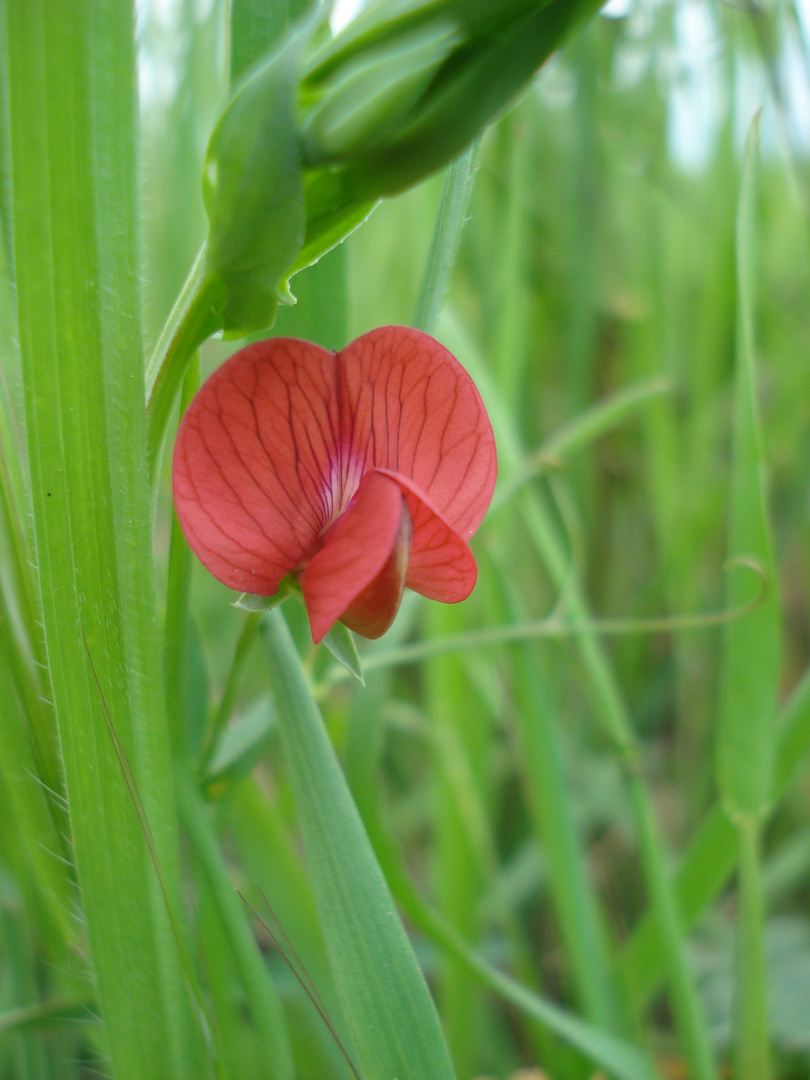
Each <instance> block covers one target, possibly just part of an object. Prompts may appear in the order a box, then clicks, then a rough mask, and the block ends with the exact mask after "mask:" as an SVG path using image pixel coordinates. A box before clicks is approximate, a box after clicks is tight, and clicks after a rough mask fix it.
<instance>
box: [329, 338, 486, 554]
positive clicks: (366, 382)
mask: <svg viewBox="0 0 810 1080" xmlns="http://www.w3.org/2000/svg"><path fill="white" fill-rule="evenodd" d="M339 360H340V380H341V381H340V386H341V396H340V425H341V432H342V433H343V435H344V438H346V437H348V439H349V440H350V446H351V453H352V454H353V455H357V456H359V457H361V458H362V459H363V461H364V462H365V467H366V468H372V467H374V468H378V469H390V470H391V471H392V472H396V473H400V474H401V475H403V476H406V477H408V479H410V480H412V481H413V483H414V484H415V485H416V486H417V487H418V488H419V489H420V490H421V491H422V492H423V493H424V494H425V496H427V498H428V499H429V501H430V503H431V505H432V506H433V507H435V509H436V510H437V511H438V512H439V514H441V516H442V517H443V518H444V520H445V521H446V522H447V524H448V525H450V527H451V528H452V529H454V530H455V531H456V532H457V533H458V534H459V535H460V536H461V537H462V538H463V539H465V540H469V538H470V537H471V536H472V535H473V533H474V532H475V530H476V529H477V528H478V526H479V525H480V524H481V521H482V520H483V517H484V514H485V513H486V511H487V508H488V507H489V503H490V500H491V498H492V491H493V488H494V486H495V474H496V470H497V463H496V455H495V440H494V438H493V435H492V427H491V426H490V423H489V418H488V417H487V414H486V410H485V409H484V405H483V402H482V401H481V396H480V394H479V393H478V390H477V389H476V387H475V384H474V383H473V381H472V379H471V378H470V376H469V375H468V374H467V372H466V371H465V370H464V368H463V367H462V366H461V364H459V362H458V360H456V358H455V357H454V356H453V355H452V353H450V352H448V350H447V349H445V347H444V346H443V345H440V344H439V342H438V341H436V340H435V339H434V338H432V337H429V336H428V335H427V334H423V333H421V332H420V331H419V330H411V329H409V328H408V327H404V326H384V327H381V328H380V329H379V330H372V331H370V332H369V333H367V334H363V336H362V337H359V338H357V340H356V341H353V342H352V343H351V344H350V345H347V346H346V348H345V349H343V350H342V352H341V353H340V354H339Z"/></svg>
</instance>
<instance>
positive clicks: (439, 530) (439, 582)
mask: <svg viewBox="0 0 810 1080" xmlns="http://www.w3.org/2000/svg"><path fill="white" fill-rule="evenodd" d="M380 471H381V473H382V475H384V476H388V477H390V478H391V479H392V480H394V481H396V483H397V484H398V485H399V488H400V490H401V492H402V494H403V495H404V496H405V502H406V505H407V507H408V515H409V516H410V519H411V525H412V528H413V540H412V541H411V557H410V561H409V563H408V573H407V576H406V578H405V585H406V586H407V587H408V588H409V589H413V591H414V592H418V593H420V594H421V595H422V596H426V597H427V598H428V599H429V600H439V601H441V603H443V604H457V603H459V602H460V601H461V600H466V599H467V597H468V596H469V595H470V593H471V592H472V591H473V589H474V588H475V582H476V579H477V577H478V568H477V566H476V565H475V558H474V556H473V553H472V552H471V551H470V549H469V547H468V546H467V543H466V541H465V540H462V538H461V537H460V536H459V535H458V533H457V532H456V531H455V530H454V529H451V528H450V526H449V525H448V524H447V522H446V521H445V520H444V518H443V517H442V516H441V514H439V513H438V511H437V510H436V508H435V507H434V506H432V505H431V504H430V502H429V501H428V499H427V498H426V497H425V495H424V493H423V492H421V491H420V490H419V489H418V488H417V487H416V485H415V484H413V483H412V482H411V481H410V480H409V479H408V478H407V477H406V476H402V475H401V474H400V473H395V472H388V471H383V470H380Z"/></svg>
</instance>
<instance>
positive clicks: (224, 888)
mask: <svg viewBox="0 0 810 1080" xmlns="http://www.w3.org/2000/svg"><path fill="white" fill-rule="evenodd" d="M178 804H179V808H180V817H181V820H182V822H183V825H184V826H185V829H186V832H187V833H188V836H189V839H190V840H191V846H192V849H193V851H194V855H195V857H196V859H197V861H198V862H199V865H200V867H201V869H202V871H203V873H204V875H205V879H206V882H207V884H208V888H209V889H210V891H211V895H212V897H213V899H214V903H215V905H216V910H217V914H218V917H219V923H220V927H221V931H220V932H221V933H222V934H223V935H224V936H225V937H226V939H227V941H228V943H229V944H230V947H231V949H232V951H233V956H234V960H235V961H236V966H237V969H238V971H239V976H240V979H241V980H242V985H243V986H244V989H245V996H246V998H247V1002H248V1005H249V1007H250V1011H251V1013H252V1014H253V1020H254V1023H255V1025H256V1031H257V1034H258V1036H259V1041H260V1043H261V1047H262V1051H263V1054H264V1064H265V1068H266V1069H267V1070H268V1073H271V1074H272V1076H273V1078H274V1080H292V1077H293V1076H294V1075H295V1074H294V1069H293V1061H292V1055H291V1052H290V1044H289V1040H288V1036H287V1030H286V1024H285V1020H284V1012H283V1010H282V1007H281V1001H280V999H279V996H278V991H277V990H276V987H275V985H274V984H273V981H272V979H271V978H270V973H269V972H268V970H267V967H266V965H265V963H264V960H263V959H262V955H261V953H260V952H259V947H258V945H257V943H256V940H255V938H254V936H253V934H252V933H251V929H250V923H249V921H248V913H247V912H246V910H245V908H244V906H243V904H242V902H241V901H240V899H239V897H238V895H237V893H236V890H235V889H234V886H233V883H232V881H231V879H230V877H229V875H228V870H227V867H226V866H225V861H224V859H223V857H222V853H221V851H220V849H219V844H218V843H217V839H216V835H215V833H214V830H213V829H212V827H211V824H210V822H209V821H208V817H207V808H206V807H205V806H204V804H203V801H202V799H201V798H200V797H199V795H198V794H197V792H196V791H195V789H194V787H193V785H192V783H191V781H190V779H189V778H188V777H182V778H180V779H179V780H178Z"/></svg>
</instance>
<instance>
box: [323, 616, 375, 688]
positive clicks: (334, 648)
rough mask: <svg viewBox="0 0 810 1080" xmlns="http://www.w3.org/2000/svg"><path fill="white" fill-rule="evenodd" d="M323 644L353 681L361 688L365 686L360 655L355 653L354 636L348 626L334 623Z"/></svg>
mask: <svg viewBox="0 0 810 1080" xmlns="http://www.w3.org/2000/svg"><path fill="white" fill-rule="evenodd" d="M323 644H324V645H325V646H326V647H327V649H328V650H329V652H330V653H331V654H332V656H334V658H335V659H336V660H337V662H338V663H339V664H342V665H343V667H345V668H346V670H347V671H348V672H349V674H350V675H354V677H355V679H357V681H358V682H359V683H361V684H362V685H363V686H365V685H366V680H365V678H364V677H363V665H362V663H361V662H360V653H359V652H358V651H357V645H356V643H355V640H354V634H353V633H352V632H351V630H350V629H349V628H348V626H344V625H343V623H342V622H336V623H335V625H334V626H333V627H332V629H331V630H330V631H329V632H328V633H327V634H326V636H325V637H324V638H323Z"/></svg>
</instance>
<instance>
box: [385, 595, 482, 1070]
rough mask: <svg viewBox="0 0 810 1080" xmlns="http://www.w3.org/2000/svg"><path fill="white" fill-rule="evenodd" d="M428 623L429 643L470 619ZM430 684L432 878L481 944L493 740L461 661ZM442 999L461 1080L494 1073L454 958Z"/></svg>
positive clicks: (478, 1011) (478, 1002)
mask: <svg viewBox="0 0 810 1080" xmlns="http://www.w3.org/2000/svg"><path fill="white" fill-rule="evenodd" d="M425 615H426V626H425V631H426V633H427V635H428V637H433V636H434V635H435V634H437V633H439V634H440V633H442V631H444V630H448V629H451V628H454V627H457V626H458V625H459V619H460V618H462V619H463V615H460V613H459V612H457V611H455V610H453V609H452V608H445V607H442V606H439V605H435V606H432V607H431V608H430V610H429V611H428V612H426V613H425ZM423 677H424V680H425V701H426V705H425V707H426V709H427V712H428V715H429V717H430V722H431V734H432V738H431V747H432V748H433V760H434V762H435V766H434V774H435V779H434V781H433V787H434V793H433V799H432V802H433V803H434V804H435V810H434V813H433V831H434V836H433V844H432V846H431V864H432V865H431V870H430V877H431V879H432V882H433V889H434V894H435V896H436V903H437V906H438V908H439V910H440V911H441V913H442V915H443V916H444V918H445V919H446V920H447V921H448V923H449V924H450V925H451V926H454V927H455V928H456V929H457V930H458V931H459V933H461V934H462V935H463V936H464V937H465V938H466V939H467V940H470V941H477V940H478V939H479V936H480V934H481V931H482V926H481V912H480V907H481V895H482V892H483V889H484V887H485V882H486V881H487V880H488V877H489V875H490V873H491V872H492V871H493V870H494V858H493V857H492V854H491V853H490V852H489V850H488V845H487V843H486V838H487V831H486V809H485V803H484V793H483V791H482V790H481V788H482V786H483V785H484V784H485V782H486V770H485V768H483V767H482V766H483V763H484V761H485V760H486V757H485V749H484V748H485V747H486V745H487V744H488V742H489V738H490V734H491V733H489V732H488V731H487V727H488V724H487V721H486V720H485V718H484V717H483V716H482V710H481V706H480V702H479V701H478V700H477V699H476V697H475V695H474V694H472V693H471V692H470V688H469V685H468V683H467V677H466V672H465V671H464V668H463V666H462V664H461V661H460V659H459V658H458V657H457V656H453V655H445V656H443V657H438V658H436V659H434V660H432V661H430V662H429V663H428V664H426V665H425V670H424V676H423ZM378 764H379V762H378ZM436 997H437V1003H438V1006H439V1012H440V1014H441V1017H442V1026H443V1028H444V1032H445V1036H446V1038H447V1042H448V1045H449V1047H450V1051H451V1053H452V1056H453V1063H454V1065H455V1067H456V1071H457V1072H458V1074H459V1076H476V1075H478V1073H480V1072H484V1071H487V1072H488V1071H491V1070H492V1069H493V1068H494V1067H495V1065H496V1064H497V1063H496V1062H494V1061H493V1060H492V1059H491V1058H490V1057H489V1054H490V1053H491V1046H492V1042H493V1038H492V1024H493V1019H495V1018H494V1017H493V1016H492V1014H491V1012H490V1010H488V1009H486V1007H485V999H484V995H483V994H482V992H481V988H480V986H470V985H469V972H468V971H467V970H466V968H464V967H463V965H460V964H459V963H458V961H457V960H456V958H455V957H453V956H448V955H447V954H445V955H444V956H443V957H442V958H441V961H440V963H439V966H438V970H437V975H436Z"/></svg>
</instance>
